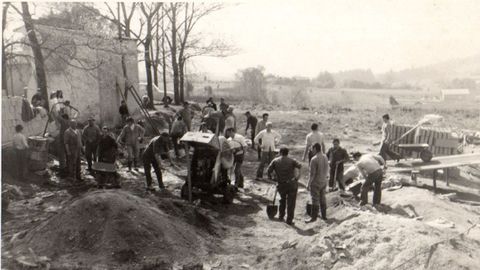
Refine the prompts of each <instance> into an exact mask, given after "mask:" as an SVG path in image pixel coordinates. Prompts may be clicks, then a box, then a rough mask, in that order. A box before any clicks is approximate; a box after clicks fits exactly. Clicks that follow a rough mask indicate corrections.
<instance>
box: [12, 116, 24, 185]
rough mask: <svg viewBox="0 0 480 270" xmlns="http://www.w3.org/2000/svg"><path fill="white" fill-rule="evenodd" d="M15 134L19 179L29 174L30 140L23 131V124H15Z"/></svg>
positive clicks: (14, 141)
mask: <svg viewBox="0 0 480 270" xmlns="http://www.w3.org/2000/svg"><path fill="white" fill-rule="evenodd" d="M15 131H16V133H15V135H13V148H14V150H15V155H16V158H17V166H18V168H17V173H18V175H17V177H18V179H19V180H22V179H24V178H25V176H26V174H27V159H28V142H27V137H25V135H24V134H23V133H22V131H23V126H22V125H16V126H15Z"/></svg>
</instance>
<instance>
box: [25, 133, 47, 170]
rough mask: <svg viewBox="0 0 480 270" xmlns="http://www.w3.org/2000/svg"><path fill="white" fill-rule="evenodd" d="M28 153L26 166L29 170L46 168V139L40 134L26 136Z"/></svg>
mask: <svg viewBox="0 0 480 270" xmlns="http://www.w3.org/2000/svg"><path fill="white" fill-rule="evenodd" d="M28 145H29V146H30V155H29V163H28V167H29V169H30V171H34V172H36V171H42V170H45V169H46V168H47V162H48V139H47V138H44V137H40V136H32V137H28Z"/></svg>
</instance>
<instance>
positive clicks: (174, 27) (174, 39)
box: [171, 4, 181, 105]
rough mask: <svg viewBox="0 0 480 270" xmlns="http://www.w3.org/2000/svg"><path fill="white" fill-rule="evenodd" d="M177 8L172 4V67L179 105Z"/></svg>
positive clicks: (175, 99)
mask: <svg viewBox="0 0 480 270" xmlns="http://www.w3.org/2000/svg"><path fill="white" fill-rule="evenodd" d="M176 17H177V10H176V7H175V5H173V4H172V46H171V51H172V55H171V58H172V69H173V100H174V102H175V104H176V105H179V104H180V102H181V99H180V95H179V89H178V84H179V78H178V77H179V74H178V63H177V23H176Z"/></svg>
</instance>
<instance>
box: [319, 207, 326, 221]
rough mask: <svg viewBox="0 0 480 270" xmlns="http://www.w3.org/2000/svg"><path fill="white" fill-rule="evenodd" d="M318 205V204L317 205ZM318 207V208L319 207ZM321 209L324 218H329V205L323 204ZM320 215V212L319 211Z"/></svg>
mask: <svg viewBox="0 0 480 270" xmlns="http://www.w3.org/2000/svg"><path fill="white" fill-rule="evenodd" d="M317 207H318V206H317ZM317 209H318V208H317ZM320 211H321V213H322V219H323V220H327V206H326V205H321V206H320ZM317 215H318V212H317Z"/></svg>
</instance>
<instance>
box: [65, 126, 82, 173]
mask: <svg viewBox="0 0 480 270" xmlns="http://www.w3.org/2000/svg"><path fill="white" fill-rule="evenodd" d="M63 140H64V143H65V151H66V153H67V167H68V173H69V176H70V177H72V178H73V179H74V180H82V179H81V178H82V177H81V174H80V171H81V168H80V154H81V152H82V134H81V132H80V130H78V129H77V121H75V120H70V127H69V128H68V129H67V130H66V131H65V134H64V139H63Z"/></svg>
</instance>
